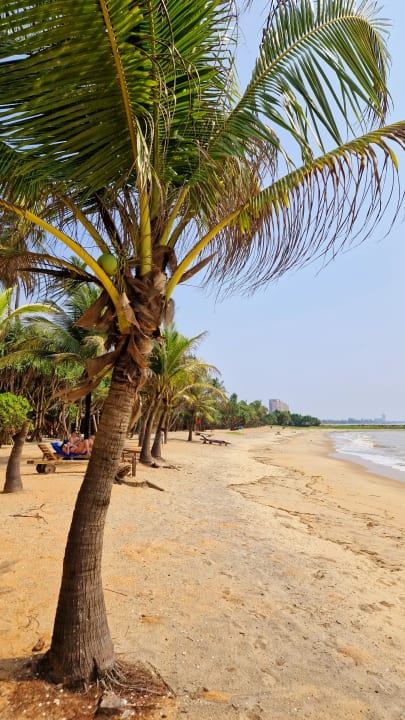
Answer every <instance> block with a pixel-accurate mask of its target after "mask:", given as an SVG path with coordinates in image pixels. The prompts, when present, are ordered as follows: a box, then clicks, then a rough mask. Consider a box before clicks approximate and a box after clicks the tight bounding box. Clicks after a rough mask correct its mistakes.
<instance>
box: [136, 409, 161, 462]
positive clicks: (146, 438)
mask: <svg viewBox="0 0 405 720" xmlns="http://www.w3.org/2000/svg"><path fill="white" fill-rule="evenodd" d="M158 407H159V404H158V403H157V404H156V405H155V407H154V409H153V410H152V412H150V413H149V417H148V419H147V421H146V423H145V426H144V435H143V441H142V450H141V454H140V456H139V462H141V463H144V464H145V465H150V464H151V463H153V457H152V454H151V450H150V443H151V436H152V427H153V423H154V421H155V417H156V412H157V409H158Z"/></svg>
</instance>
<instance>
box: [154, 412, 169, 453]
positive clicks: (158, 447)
mask: <svg viewBox="0 0 405 720" xmlns="http://www.w3.org/2000/svg"><path fill="white" fill-rule="evenodd" d="M167 413H168V410H167V407H166V406H165V407H164V408H163V410H162V412H161V413H160V417H159V421H158V424H157V428H156V432H155V439H154V441H153V445H152V451H151V454H152V457H153V458H156V459H161V457H162V429H163V427H164V424H165V422H166V418H167Z"/></svg>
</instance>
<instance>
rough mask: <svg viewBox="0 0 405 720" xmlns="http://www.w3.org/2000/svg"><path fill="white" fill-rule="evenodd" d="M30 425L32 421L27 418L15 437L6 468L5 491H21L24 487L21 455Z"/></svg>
mask: <svg viewBox="0 0 405 720" xmlns="http://www.w3.org/2000/svg"><path fill="white" fill-rule="evenodd" d="M29 427H30V421H29V420H26V421H25V423H24V425H23V426H22V428H21V430H20V432H19V433H17V435H16V436H15V437H14V445H13V447H12V450H11V453H10V457H9V459H8V463H7V468H6V482H5V484H4V488H3V492H4V493H12V492H21V490H23V489H24V488H23V484H22V480H21V456H22V452H23V449H24V443H25V440H26V437H27V435H28V430H29Z"/></svg>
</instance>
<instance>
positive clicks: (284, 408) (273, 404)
mask: <svg viewBox="0 0 405 720" xmlns="http://www.w3.org/2000/svg"><path fill="white" fill-rule="evenodd" d="M275 410H280V412H289V410H290V408H289V407H288V405H287V403H285V402H283V401H282V400H276V399H275V398H272V399H271V400H269V413H272V412H274V411H275Z"/></svg>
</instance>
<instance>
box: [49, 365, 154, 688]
mask: <svg viewBox="0 0 405 720" xmlns="http://www.w3.org/2000/svg"><path fill="white" fill-rule="evenodd" d="M141 373H142V371H141V370H139V371H138V377H137V378H135V380H134V382H131V380H129V378H128V372H127V366H126V363H125V362H124V361H123V360H120V361H119V362H118V364H117V366H116V368H115V370H114V373H113V377H112V381H111V388H110V392H109V395H108V397H107V399H106V401H105V405H104V410H103V413H102V416H101V419H100V425H99V428H98V432H97V436H96V438H95V442H94V446H93V450H92V455H91V458H90V461H89V464H88V468H87V471H86V474H85V477H84V480H83V483H82V486H81V488H80V491H79V494H78V497H77V501H76V506H75V509H74V513H73V518H72V524H71V527H70V531H69V536H68V540H67V545H66V550H65V558H64V562H63V577H62V584H61V589H60V594H59V600H58V607H57V611H56V617H55V624H54V629H53V636H52V643H51V647H50V649H49V651H48V653H47V655H46V657H45V660H44V664H43V667H44V670H45V671H46V672H47V674H48V676H49V677H50V678H51V679H52V680H54V681H55V682H64V683H67V684H69V685H79V684H84V683H89V682H91V681H92V680H94V679H96V678H97V677H101V676H103V675H104V674H105V673H107V672H108V670H109V669H111V668H112V666H113V665H114V662H115V658H114V649H113V643H112V640H111V636H110V631H109V628H108V622H107V615H106V608H105V603H104V595H103V589H102V581H101V558H102V548H103V534H104V526H105V520H106V515H107V510H108V506H109V503H110V497H111V488H112V485H113V481H114V476H115V474H116V472H117V470H118V465H119V462H120V458H121V453H122V449H123V447H124V443H125V437H126V432H127V428H128V421H129V418H130V414H131V410H132V407H133V403H134V398H135V395H136V393H137V389H138V388H139V386H140V384H141V382H142V377H141Z"/></svg>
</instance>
